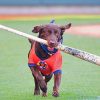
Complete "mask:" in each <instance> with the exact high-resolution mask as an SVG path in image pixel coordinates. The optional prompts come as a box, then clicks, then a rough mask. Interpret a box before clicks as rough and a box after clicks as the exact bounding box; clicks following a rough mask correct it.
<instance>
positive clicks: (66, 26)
mask: <svg viewBox="0 0 100 100" xmlns="http://www.w3.org/2000/svg"><path fill="white" fill-rule="evenodd" d="M70 27H71V23H69V24H67V25H65V26H60V29H61V31H62V33H63V32H65V30H66V29H69V28H70Z"/></svg>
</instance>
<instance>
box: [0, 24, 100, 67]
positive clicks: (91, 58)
mask: <svg viewBox="0 0 100 100" xmlns="http://www.w3.org/2000/svg"><path fill="white" fill-rule="evenodd" d="M0 29H3V30H7V31H9V32H12V33H15V34H18V35H21V36H23V37H26V38H30V39H32V40H34V41H37V42H40V43H43V44H46V45H48V44H47V41H46V40H43V39H41V38H38V37H35V36H32V35H29V34H26V33H24V32H21V31H18V30H16V29H13V28H10V27H6V26H4V25H0ZM56 48H57V49H59V50H61V51H63V52H65V53H67V54H70V55H73V56H75V57H77V58H80V59H82V60H85V61H88V62H91V63H94V64H96V65H99V66H100V56H96V55H94V54H91V53H88V52H85V51H82V50H79V49H75V48H72V47H69V46H64V45H62V44H59V45H58V46H57V47H56Z"/></svg>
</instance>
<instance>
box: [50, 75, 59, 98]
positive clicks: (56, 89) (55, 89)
mask: <svg viewBox="0 0 100 100" xmlns="http://www.w3.org/2000/svg"><path fill="white" fill-rule="evenodd" d="M60 83H61V73H57V74H54V87H53V94H52V95H53V96H54V97H58V96H59V86H60Z"/></svg>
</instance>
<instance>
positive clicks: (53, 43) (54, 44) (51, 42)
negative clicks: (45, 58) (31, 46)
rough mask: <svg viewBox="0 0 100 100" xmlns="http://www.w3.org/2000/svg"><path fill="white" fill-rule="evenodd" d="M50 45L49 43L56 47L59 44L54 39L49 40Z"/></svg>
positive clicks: (50, 45)
mask: <svg viewBox="0 0 100 100" xmlns="http://www.w3.org/2000/svg"><path fill="white" fill-rule="evenodd" d="M48 45H49V47H51V48H52V47H56V46H57V43H56V42H55V41H53V40H50V41H49V42H48Z"/></svg>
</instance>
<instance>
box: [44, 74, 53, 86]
mask: <svg viewBox="0 0 100 100" xmlns="http://www.w3.org/2000/svg"><path fill="white" fill-rule="evenodd" d="M52 75H53V74H50V75H48V76H45V82H46V84H47V82H49V81H50V80H51V78H52Z"/></svg>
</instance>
